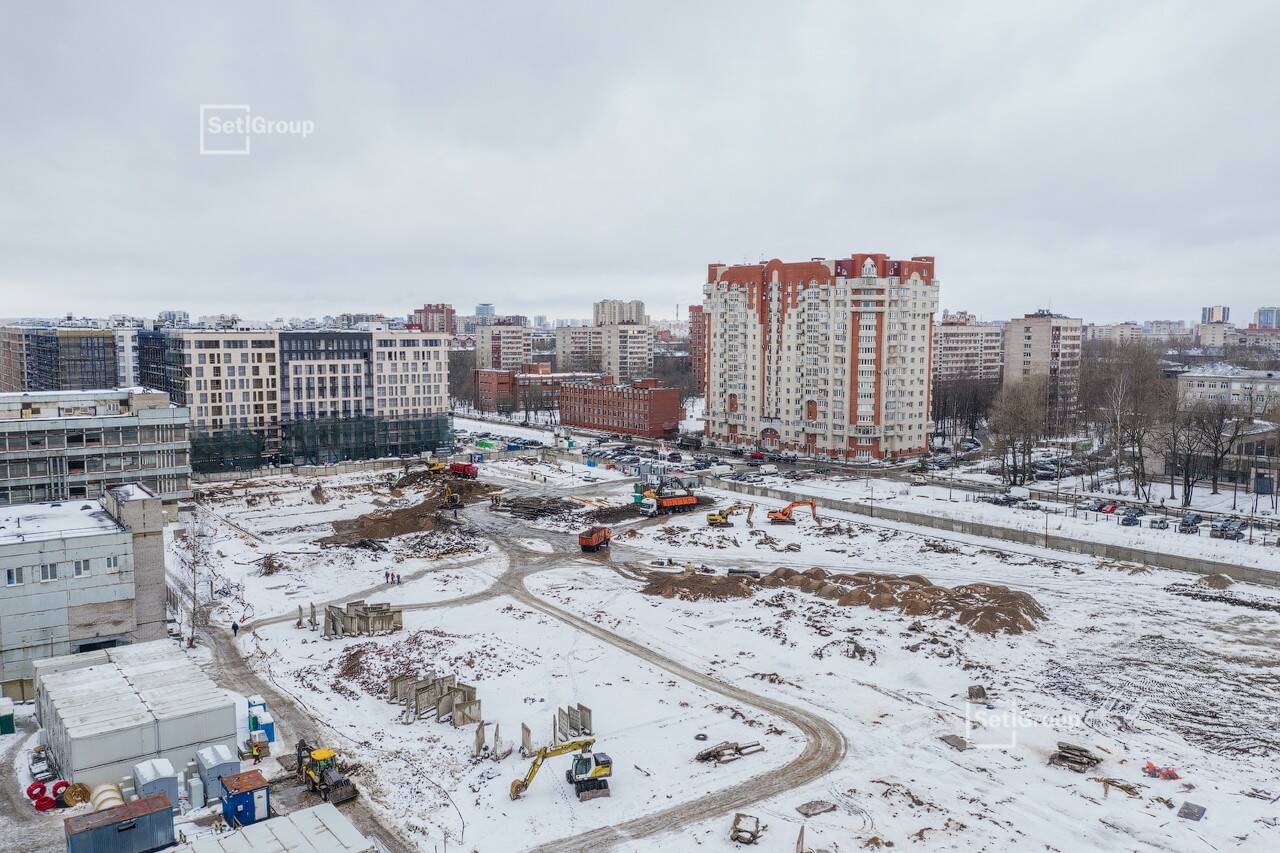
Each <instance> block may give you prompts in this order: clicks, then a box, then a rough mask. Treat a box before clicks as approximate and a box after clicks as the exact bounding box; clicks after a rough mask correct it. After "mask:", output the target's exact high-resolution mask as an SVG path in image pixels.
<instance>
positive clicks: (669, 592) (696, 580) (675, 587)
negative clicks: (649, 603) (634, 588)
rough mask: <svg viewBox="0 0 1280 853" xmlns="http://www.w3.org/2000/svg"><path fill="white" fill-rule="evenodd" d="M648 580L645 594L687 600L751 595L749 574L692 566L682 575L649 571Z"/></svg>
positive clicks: (643, 591) (722, 598) (644, 589)
mask: <svg viewBox="0 0 1280 853" xmlns="http://www.w3.org/2000/svg"><path fill="white" fill-rule="evenodd" d="M646 577H647V580H648V583H646V584H645V586H644V588H643V589H641V590H640V591H641V592H642V593H644V594H645V595H657V596H661V597H662V598H679V599H682V600H684V601H699V600H702V599H713V600H724V599H729V598H748V597H750V596H751V594H752V590H751V587H750V586H748V583H749V581H750V576H748V575H704V574H700V573H698V572H695V571H694V570H692V569H686V570H685V571H683V572H680V573H679V574H671V573H669V572H649V573H647V576H646Z"/></svg>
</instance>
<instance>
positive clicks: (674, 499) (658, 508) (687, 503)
mask: <svg viewBox="0 0 1280 853" xmlns="http://www.w3.org/2000/svg"><path fill="white" fill-rule="evenodd" d="M697 505H698V498H697V496H696V495H689V494H684V495H659V494H655V493H654V492H645V497H644V500H642V501H641V502H640V514H641V515H644V516H648V517H649V518H657V517H658V516H660V515H666V514H667V513H669V512H688V511H689V510H691V509H693V508H694V507H696V506H697Z"/></svg>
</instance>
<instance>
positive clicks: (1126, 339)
mask: <svg viewBox="0 0 1280 853" xmlns="http://www.w3.org/2000/svg"><path fill="white" fill-rule="evenodd" d="M1081 335H1082V336H1083V339H1084V340H1086V341H1101V342H1106V343H1112V344H1127V343H1132V342H1134V341H1140V340H1143V339H1144V338H1145V337H1146V335H1145V333H1144V332H1143V330H1142V326H1140V325H1138V324H1137V323H1088V324H1086V325H1084V326H1083V327H1082V331H1081Z"/></svg>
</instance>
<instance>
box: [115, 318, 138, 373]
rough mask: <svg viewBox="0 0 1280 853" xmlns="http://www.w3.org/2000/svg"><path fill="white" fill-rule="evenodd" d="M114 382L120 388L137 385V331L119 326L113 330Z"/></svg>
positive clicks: (133, 328) (135, 328)
mask: <svg viewBox="0 0 1280 853" xmlns="http://www.w3.org/2000/svg"><path fill="white" fill-rule="evenodd" d="M115 336H116V381H117V382H119V383H120V387H121V388H134V387H136V386H137V385H138V329H137V327H130V326H121V327H119V328H117V329H115Z"/></svg>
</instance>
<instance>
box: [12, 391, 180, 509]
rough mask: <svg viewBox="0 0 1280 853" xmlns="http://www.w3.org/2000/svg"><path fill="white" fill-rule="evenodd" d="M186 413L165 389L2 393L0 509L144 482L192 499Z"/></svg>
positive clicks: (165, 494) (173, 497)
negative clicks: (173, 401)
mask: <svg viewBox="0 0 1280 853" xmlns="http://www.w3.org/2000/svg"><path fill="white" fill-rule="evenodd" d="M190 478H191V459H190V442H189V438H188V412H187V410H186V409H185V408H181V407H178V406H175V405H173V404H172V403H171V402H170V401H169V398H168V396H167V395H165V394H164V393H163V392H161V391H150V390H146V389H141V388H131V389H122V390H118V391H105V390H104V391H34V392H31V393H23V394H15V393H9V394H0V506H5V505H9V504H23V503H32V502H36V501H75V500H82V499H85V498H97V497H99V496H100V495H102V494H103V493H104V492H105V491H106V490H108V489H110V488H112V487H114V486H120V485H126V484H130V483H140V484H142V485H144V486H146V487H147V488H148V489H150V490H151V492H153V493H154V494H156V495H157V496H159V497H160V498H161V499H162V500H164V501H166V502H169V503H172V502H175V501H177V500H179V499H181V498H187V497H190V496H191V486H190Z"/></svg>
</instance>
